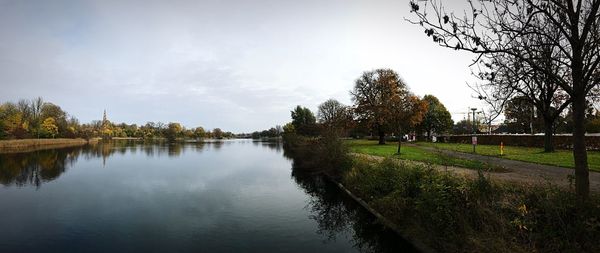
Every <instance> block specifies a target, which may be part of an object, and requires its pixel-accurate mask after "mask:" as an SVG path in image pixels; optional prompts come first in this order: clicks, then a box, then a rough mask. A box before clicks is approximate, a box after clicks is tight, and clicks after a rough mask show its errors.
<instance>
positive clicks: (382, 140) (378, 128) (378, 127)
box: [377, 125, 385, 145]
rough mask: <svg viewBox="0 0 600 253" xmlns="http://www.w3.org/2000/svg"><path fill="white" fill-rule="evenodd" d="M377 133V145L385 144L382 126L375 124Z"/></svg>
mask: <svg viewBox="0 0 600 253" xmlns="http://www.w3.org/2000/svg"><path fill="white" fill-rule="evenodd" d="M377 133H378V134H379V145H385V132H384V131H383V126H381V125H379V126H377Z"/></svg>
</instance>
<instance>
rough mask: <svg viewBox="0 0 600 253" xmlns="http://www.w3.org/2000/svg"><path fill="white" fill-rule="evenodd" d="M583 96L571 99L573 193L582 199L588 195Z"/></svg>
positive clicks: (588, 181)
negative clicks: (573, 165)
mask: <svg viewBox="0 0 600 253" xmlns="http://www.w3.org/2000/svg"><path fill="white" fill-rule="evenodd" d="M585 107H586V105H585V96H582V95H580V96H578V97H574V99H573V158H574V160H575V191H576V193H577V195H579V196H580V197H582V198H587V197H588V196H589V193H590V179H589V168H588V162H587V151H586V148H585V122H584V120H585V109H586V108H585Z"/></svg>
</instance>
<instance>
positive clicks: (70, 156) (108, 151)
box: [0, 140, 281, 188]
mask: <svg viewBox="0 0 600 253" xmlns="http://www.w3.org/2000/svg"><path fill="white" fill-rule="evenodd" d="M236 141H238V142H247V141H248V140H227V141H220V140H215V141H205V142H183V143H167V142H161V141H135V140H118V141H105V142H100V143H97V144H93V145H86V146H81V147H69V148H60V149H49V150H38V151H33V152H25V153H10V154H0V184H2V185H4V186H18V187H22V186H28V185H31V186H35V187H36V188H39V187H40V186H41V185H42V184H44V183H46V182H50V181H52V180H55V179H57V178H58V177H59V176H60V175H61V174H62V173H64V172H65V171H67V170H68V168H69V167H70V166H72V165H73V164H74V163H75V162H77V160H78V159H79V158H80V157H81V158H83V159H85V160H91V159H98V158H100V159H102V163H103V165H106V163H107V162H109V158H110V157H111V156H113V155H120V156H124V155H127V154H128V153H129V154H136V153H137V152H140V153H143V154H145V155H146V156H147V157H162V156H168V157H170V158H175V157H179V156H181V155H182V154H183V153H184V152H186V151H189V152H197V153H201V152H203V151H204V150H211V151H213V152H216V151H219V150H220V149H221V148H222V147H223V146H224V145H231V144H232V143H234V142H236ZM256 145H261V146H262V147H265V148H268V149H272V150H275V151H276V152H278V153H279V152H281V143H279V142H261V143H257V144H256Z"/></svg>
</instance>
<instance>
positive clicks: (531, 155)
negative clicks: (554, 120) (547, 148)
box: [418, 142, 600, 172]
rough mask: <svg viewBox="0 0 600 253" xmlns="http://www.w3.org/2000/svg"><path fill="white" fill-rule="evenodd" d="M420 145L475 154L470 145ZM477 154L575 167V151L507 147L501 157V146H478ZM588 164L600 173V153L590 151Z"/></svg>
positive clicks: (422, 143) (424, 143)
mask: <svg viewBox="0 0 600 253" xmlns="http://www.w3.org/2000/svg"><path fill="white" fill-rule="evenodd" d="M418 144H419V145H422V146H428V147H435V148H440V149H447V150H453V151H458V152H465V153H471V152H473V146H472V145H470V144H462V143H430V142H419V143H418ZM477 154H480V155H486V156H495V157H502V158H506V159H511V160H518V161H524V162H531V163H538V164H546V165H554V166H560V167H565V168H574V167H575V163H574V161H573V151H571V150H557V151H555V152H552V153H546V152H544V149H543V148H532V147H515V146H505V147H504V155H502V156H501V155H500V147H499V146H496V145H477ZM588 164H589V167H590V170H592V171H599V172H600V152H598V151H588Z"/></svg>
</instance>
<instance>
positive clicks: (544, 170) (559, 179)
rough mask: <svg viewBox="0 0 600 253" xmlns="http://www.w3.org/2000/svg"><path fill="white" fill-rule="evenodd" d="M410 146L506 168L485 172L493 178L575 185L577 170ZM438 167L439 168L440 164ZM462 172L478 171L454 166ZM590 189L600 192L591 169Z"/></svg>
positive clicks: (598, 179)
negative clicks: (497, 171)
mask: <svg viewBox="0 0 600 253" xmlns="http://www.w3.org/2000/svg"><path fill="white" fill-rule="evenodd" d="M405 145H409V146H414V147H419V148H422V149H425V150H428V151H430V152H438V153H442V154H444V155H447V156H450V157H456V158H460V159H467V160H474V161H480V162H483V163H487V164H491V165H495V166H500V167H503V168H506V169H507V171H508V172H506V173H494V172H485V173H486V176H489V177H490V178H492V179H496V180H501V181H510V182H521V183H551V184H554V185H557V186H561V187H569V188H570V187H571V186H574V185H573V183H574V178H575V177H574V176H575V170H573V169H569V168H563V167H557V166H551V165H543V164H537V163H528V162H523V161H517V160H509V159H503V158H498V157H492V156H485V155H478V154H473V153H464V152H458V151H453V150H447V149H439V148H435V147H429V146H422V145H418V144H405ZM438 169H441V168H439V166H438ZM453 170H455V171H459V172H460V173H461V174H466V175H471V176H474V175H476V174H477V172H474V171H471V172H469V171H464V169H463V170H461V169H457V168H453ZM590 190H592V191H595V192H600V173H598V172H593V171H590Z"/></svg>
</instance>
